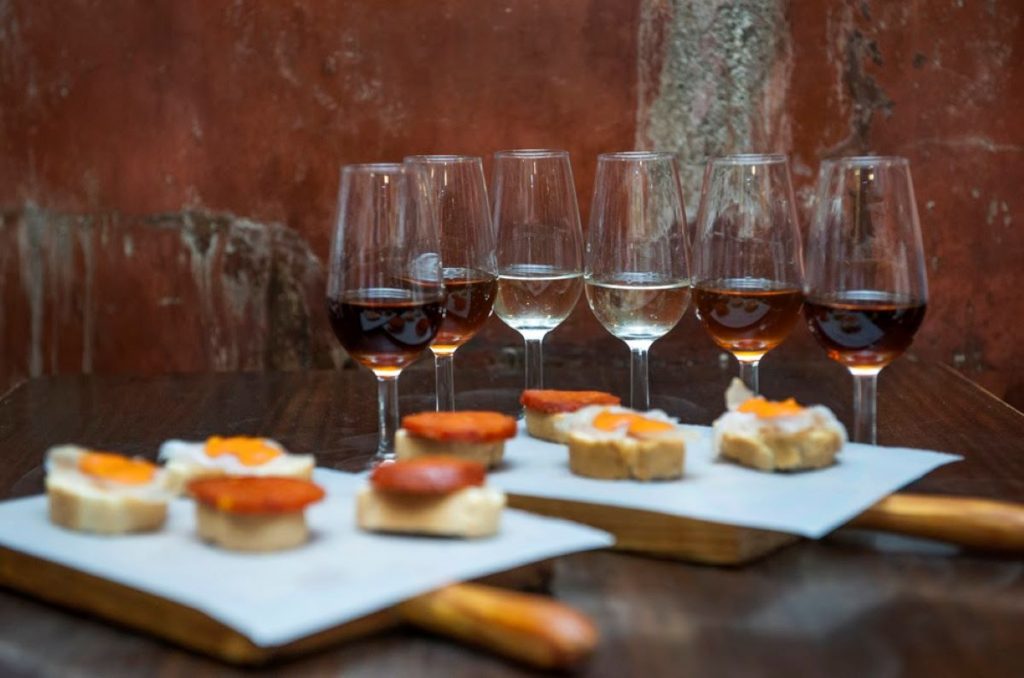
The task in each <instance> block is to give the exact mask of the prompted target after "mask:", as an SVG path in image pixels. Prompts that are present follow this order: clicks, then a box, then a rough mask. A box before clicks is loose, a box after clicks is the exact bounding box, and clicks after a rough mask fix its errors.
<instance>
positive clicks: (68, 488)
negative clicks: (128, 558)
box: [46, 478, 167, 534]
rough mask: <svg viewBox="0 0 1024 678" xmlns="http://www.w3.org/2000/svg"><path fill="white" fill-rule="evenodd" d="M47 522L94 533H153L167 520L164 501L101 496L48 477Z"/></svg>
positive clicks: (165, 502)
mask: <svg viewBox="0 0 1024 678" xmlns="http://www.w3.org/2000/svg"><path fill="white" fill-rule="evenodd" d="M46 494H47V496H48V498H49V515H50V521H51V522H53V523H54V524H56V525H60V526H61V527H66V528H68V529H69V530H77V531H79V532H94V533H97V534H128V533H132V532H154V531H156V530H159V529H160V528H161V527H163V525H164V522H165V521H166V520H167V500H166V499H161V498H156V497H154V498H142V497H137V496H133V495H130V494H122V493H100V492H97V491H95V490H90V489H88V488H84V487H81V486H79V485H77V484H75V483H71V482H65V481H63V480H61V479H53V478H47V480H46Z"/></svg>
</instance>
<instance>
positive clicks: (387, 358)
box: [327, 288, 444, 374]
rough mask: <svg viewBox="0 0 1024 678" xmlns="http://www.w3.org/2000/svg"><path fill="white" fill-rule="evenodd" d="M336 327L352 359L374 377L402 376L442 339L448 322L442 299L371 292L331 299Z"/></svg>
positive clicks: (387, 290) (395, 291)
mask: <svg viewBox="0 0 1024 678" xmlns="http://www.w3.org/2000/svg"><path fill="white" fill-rule="evenodd" d="M327 312H328V315H329V316H330V319H331V327H332V328H333V329H334V334H335V335H336V336H337V337H338V341H340V342H341V345H342V346H344V347H345V350H346V351H348V353H349V355H350V356H352V357H353V358H354V359H355V360H357V361H359V362H360V363H361V364H363V365H365V366H366V367H369V368H370V369H371V370H374V371H375V372H378V373H381V374H385V373H388V372H392V373H397V372H398V371H399V370H401V369H402V368H403V367H405V366H406V365H408V364H409V363H411V362H412V361H414V360H415V359H416V358H417V357H418V356H419V354H420V353H422V352H423V349H425V348H426V347H427V346H428V345H430V342H431V341H433V340H434V337H435V336H437V331H438V328H439V327H440V326H441V321H442V319H443V318H444V301H443V299H442V298H441V297H440V295H438V296H435V297H433V298H427V299H423V298H422V296H420V295H417V294H415V293H414V292H412V291H410V290H405V289H394V288H371V289H364V290H352V291H350V292H346V293H345V294H344V295H342V296H341V297H340V298H338V299H328V300H327Z"/></svg>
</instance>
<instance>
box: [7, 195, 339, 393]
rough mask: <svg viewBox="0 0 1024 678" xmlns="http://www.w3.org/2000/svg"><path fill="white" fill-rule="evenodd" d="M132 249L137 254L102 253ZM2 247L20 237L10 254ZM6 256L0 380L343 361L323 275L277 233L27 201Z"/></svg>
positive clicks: (274, 228) (204, 219)
mask: <svg viewBox="0 0 1024 678" xmlns="http://www.w3.org/2000/svg"><path fill="white" fill-rule="evenodd" d="M128 241H131V242H133V243H134V244H133V248H134V250H133V253H132V254H131V255H128V254H126V252H125V249H124V248H121V247H110V246H109V244H110V243H119V242H128ZM104 242H106V243H108V245H107V246H104V245H103V243H104ZM3 243H16V244H17V256H10V254H9V253H8V252H9V249H8V248H5V247H3V246H2V245H3ZM0 251H2V252H4V254H3V255H2V256H0V309H3V311H4V316H3V323H2V324H0V332H2V336H0V345H2V346H3V348H4V363H3V364H2V365H0V382H2V383H3V384H4V385H6V384H9V383H11V382H12V381H14V380H16V379H17V378H19V377H24V376H33V377H34V376H41V375H44V374H56V373H63V372H92V371H102V372H127V373H142V374H151V373H164V372H176V371H205V370H238V369H267V368H272V369H298V368H304V367H328V366H334V365H338V364H340V363H341V361H342V360H343V357H344V356H343V353H342V352H341V350H340V349H339V348H338V347H337V342H336V341H335V340H334V338H333V336H331V334H330V330H329V328H328V327H327V323H326V319H325V317H324V313H323V309H322V306H323V290H324V285H325V281H324V271H323V268H322V266H321V265H320V262H319V260H318V259H317V258H316V256H315V255H313V253H312V252H311V251H310V249H309V247H308V245H307V244H306V243H305V242H304V241H303V240H302V239H301V238H300V237H299V236H298V235H297V234H295V233H294V232H293V231H290V230H288V229H285V228H283V227H281V226H279V225H275V224H261V223H257V222H254V221H251V220H246V219H237V218H234V217H231V216H227V215H220V214H210V213H206V212H189V213H183V214H169V215H160V216H156V217H149V218H138V219H135V218H127V217H123V216H120V215H92V216H89V217H83V216H78V215H66V214H58V213H52V212H48V211H45V210H41V209H39V208H37V207H35V206H27V207H26V208H25V209H24V210H21V211H17V212H8V213H6V214H4V215H3V218H2V221H0ZM136 255H138V256H136ZM12 279H13V280H17V283H18V284H16V285H11V284H9V283H10V281H11V280H12ZM168 300H170V301H171V303H168ZM10 314H15V315H16V316H17V315H23V317H22V318H18V317H14V318H12V317H11V315H10ZM21 326H27V328H28V332H27V333H24V335H23V336H21V335H19V327H21ZM19 337H20V338H19ZM2 388H3V387H2V386H0V390H2Z"/></svg>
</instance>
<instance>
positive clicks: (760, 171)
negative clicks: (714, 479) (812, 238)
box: [693, 155, 803, 393]
mask: <svg viewBox="0 0 1024 678" xmlns="http://www.w3.org/2000/svg"><path fill="white" fill-rule="evenodd" d="M693 280H694V284H693V301H694V306H695V307H696V309H697V316H698V317H699V318H700V320H701V323H702V324H703V325H704V329H705V330H706V331H707V333H708V334H709V335H710V337H711V338H712V339H713V340H714V342H715V343H716V344H718V345H719V346H720V347H722V348H724V349H725V350H727V351H729V352H730V353H732V354H733V355H734V356H735V357H736V359H737V360H738V361H739V365H740V378H741V379H743V381H744V382H745V383H746V384H747V386H748V387H749V388H750V389H751V390H753V391H754V392H755V393H756V392H757V391H758V390H759V386H760V384H759V379H758V365H759V363H760V362H761V358H763V357H764V355H765V354H766V353H768V352H769V351H771V350H772V349H774V348H775V347H776V346H778V345H779V344H781V343H782V342H783V341H784V340H785V339H786V337H788V336H789V333H790V332H791V331H792V329H793V327H794V326H795V325H796V322H797V319H798V318H799V316H800V307H801V304H802V299H803V296H802V291H801V285H802V282H803V262H802V255H801V243H800V229H799V225H798V222H797V219H796V207H795V202H794V199H793V188H792V184H791V181H790V175H789V162H788V161H787V159H786V156H784V155H733V156H726V157H722V158H715V159H713V160H711V161H709V162H708V164H707V167H706V169H705V172H704V185H703V188H702V190H701V199H700V208H699V209H698V212H697V232H696V236H695V240H694V248H693Z"/></svg>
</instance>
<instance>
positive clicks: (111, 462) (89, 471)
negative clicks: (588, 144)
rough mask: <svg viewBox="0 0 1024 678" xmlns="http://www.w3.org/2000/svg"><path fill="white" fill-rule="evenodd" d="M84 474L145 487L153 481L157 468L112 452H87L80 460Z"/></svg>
mask: <svg viewBox="0 0 1024 678" xmlns="http://www.w3.org/2000/svg"><path fill="white" fill-rule="evenodd" d="M78 470H79V471H81V472H82V473H84V474H86V475H89V476H94V477H96V478H103V479H104V480H111V481H113V482H115V483H123V484H125V485H145V484H146V483H148V482H150V481H151V480H153V476H154V475H155V474H156V466H154V465H153V464H151V463H149V462H148V461H145V460H143V459H129V458H128V457H124V456H121V455H120V454H113V453H111V452H85V453H83V454H82V456H81V457H79V459H78Z"/></svg>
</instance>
